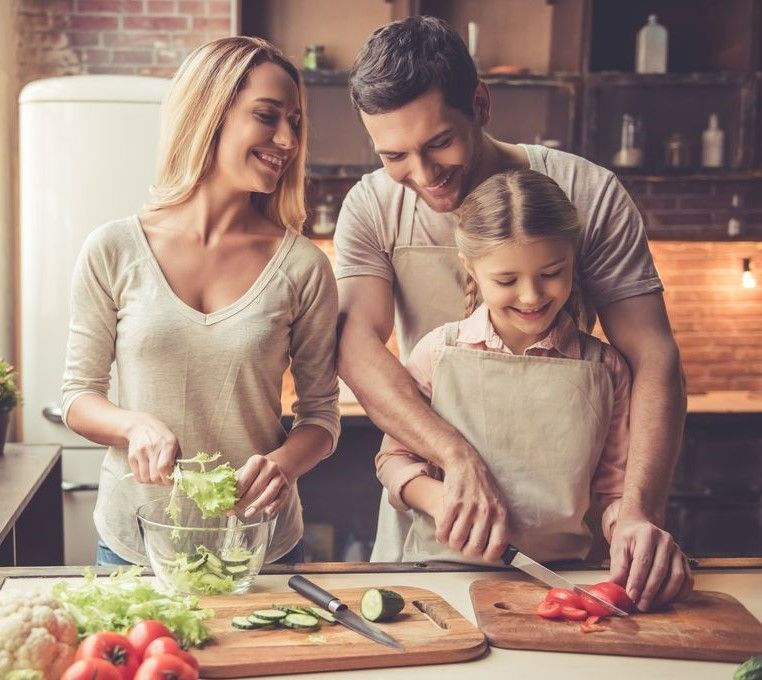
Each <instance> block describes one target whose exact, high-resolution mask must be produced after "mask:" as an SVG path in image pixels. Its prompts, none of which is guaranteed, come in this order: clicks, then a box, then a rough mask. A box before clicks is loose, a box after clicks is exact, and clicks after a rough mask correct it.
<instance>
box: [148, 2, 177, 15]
mask: <svg viewBox="0 0 762 680" xmlns="http://www.w3.org/2000/svg"><path fill="white" fill-rule="evenodd" d="M176 5H177V3H176V2H175V0H148V2H147V8H146V9H147V10H148V13H149V14H172V13H174V12H176V11H177V6H176Z"/></svg>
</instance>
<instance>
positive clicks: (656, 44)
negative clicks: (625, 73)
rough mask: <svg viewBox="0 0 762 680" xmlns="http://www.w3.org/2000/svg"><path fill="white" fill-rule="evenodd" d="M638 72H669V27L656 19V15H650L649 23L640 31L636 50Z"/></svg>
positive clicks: (636, 68)
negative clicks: (665, 26)
mask: <svg viewBox="0 0 762 680" xmlns="http://www.w3.org/2000/svg"><path fill="white" fill-rule="evenodd" d="M635 71H636V72H637V73H666V72H667V29H666V28H664V26H662V25H661V24H660V23H658V22H657V21H656V15H655V14H651V15H650V16H649V17H648V23H647V24H646V25H645V26H643V28H641V29H640V30H639V31H638V39H637V45H636V50H635Z"/></svg>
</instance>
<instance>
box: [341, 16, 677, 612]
mask: <svg viewBox="0 0 762 680" xmlns="http://www.w3.org/2000/svg"><path fill="white" fill-rule="evenodd" d="M350 93H351V96H352V101H353V103H354V105H355V107H356V108H357V109H358V111H359V113H360V117H361V118H362V121H363V124H364V125H365V127H366V129H367V131H368V133H369V135H370V137H371V139H372V141H373V144H374V146H375V149H376V152H377V153H378V154H379V156H380V157H381V159H382V162H383V165H384V167H383V169H381V170H378V171H376V172H374V173H371V174H369V175H366V176H365V177H363V179H362V180H361V181H360V182H358V184H357V185H355V187H353V188H352V190H351V191H350V192H349V194H348V195H347V198H346V200H345V202H344V205H343V207H342V210H341V213H340V215H339V220H338V224H337V230H336V237H335V244H336V254H337V269H336V276H337V278H338V279H339V299H340V302H339V305H340V342H339V374H340V375H341V376H342V378H343V379H344V380H345V381H346V382H347V383H348V384H349V386H350V387H351V388H352V389H353V391H354V392H355V394H356V395H357V397H358V399H359V401H360V403H361V404H362V405H363V407H364V408H365V410H366V411H367V413H368V415H369V416H370V417H371V419H372V420H373V421H374V422H375V423H376V424H377V425H378V426H379V427H380V428H381V429H382V430H384V431H385V432H387V433H389V434H390V435H391V436H393V437H394V438H395V439H396V440H398V441H399V442H402V443H403V444H404V445H405V447H406V448H407V449H409V450H410V451H415V452H416V453H417V454H418V455H420V456H422V457H423V458H425V459H427V460H428V461H430V462H431V463H432V464H434V465H436V466H437V467H439V468H441V469H442V470H443V471H444V483H445V500H444V504H445V507H444V509H443V512H442V513H441V515H440V517H439V518H438V519H439V521H438V524H437V540H438V541H440V542H442V543H447V544H449V546H450V547H451V548H452V549H454V550H457V551H461V552H462V553H463V554H464V555H467V556H470V557H474V556H480V557H482V558H483V559H485V560H489V561H492V560H496V559H498V558H499V557H500V555H501V554H502V551H503V550H504V548H505V547H506V545H507V542H508V540H509V539H510V516H508V513H507V511H506V502H505V499H504V498H503V497H502V494H501V492H500V490H499V488H498V486H497V484H496V483H495V480H494V478H493V477H492V475H491V473H490V471H489V469H488V468H487V467H486V465H485V464H484V462H483V461H482V459H481V458H480V456H479V454H478V452H477V451H475V450H474V449H473V447H471V446H470V445H469V443H468V442H467V441H466V440H465V439H464V438H463V437H462V436H461V435H460V433H459V432H458V431H457V430H455V428H453V427H452V426H450V425H449V424H448V423H447V422H445V421H444V420H442V419H441V418H439V417H438V416H437V414H436V413H435V412H434V411H433V410H432V409H431V408H430V407H429V405H428V404H427V403H426V402H425V401H424V400H423V399H422V397H421V395H420V394H419V392H418V390H417V388H416V385H415V383H414V382H413V380H412V378H411V377H410V376H409V374H408V373H407V371H406V370H405V369H404V367H403V365H402V364H401V363H400V361H398V360H397V359H396V358H395V357H394V355H393V354H391V353H390V352H389V351H388V350H387V349H386V347H385V343H386V341H387V340H388V338H389V336H390V334H391V331H392V328H393V326H395V312H396V329H397V333H398V341H399V346H400V355H401V357H400V358H401V360H402V362H404V361H405V360H406V358H407V355H408V353H409V352H410V350H411V349H412V348H413V346H414V345H415V343H416V342H417V341H418V340H419V339H420V338H421V337H422V336H423V335H424V334H425V333H427V332H428V331H429V330H431V329H433V328H435V327H436V326H439V325H441V324H442V323H445V322H447V321H452V320H455V319H459V318H462V316H463V289H462V280H461V274H460V270H459V265H458V262H457V258H456V253H455V249H454V238H453V233H454V227H455V224H456V220H457V218H456V216H455V215H454V214H453V213H452V211H454V210H455V209H456V208H457V207H458V206H459V205H460V203H461V201H462V200H463V198H464V196H465V195H466V194H467V193H468V192H469V191H470V190H471V189H472V188H474V187H475V186H477V185H478V184H479V183H480V182H482V181H483V180H485V179H486V178H488V177H490V176H491V175H493V174H494V173H496V172H499V171H502V170H505V169H508V168H512V167H525V168H526V167H528V168H531V169H533V170H536V171H538V172H542V173H545V174H547V175H549V176H550V177H551V178H552V179H554V180H555V181H556V182H557V183H558V184H559V185H560V186H561V188H562V189H563V190H564V191H565V192H566V193H567V195H568V196H569V198H570V199H571V200H572V202H573V203H574V204H575V206H576V207H577V209H578V211H579V214H580V218H581V221H582V225H583V234H582V243H581V246H580V252H579V257H580V262H581V270H582V273H583V276H584V280H583V285H584V288H585V290H586V293H587V294H588V295H589V297H590V299H591V300H592V302H593V303H594V304H595V306H596V308H597V311H598V314H599V317H600V320H601V324H602V326H603V329H604V331H605V333H606V336H607V338H608V339H609V341H610V342H611V343H612V344H613V345H614V346H615V347H616V348H617V349H619V351H620V352H622V354H624V356H625V357H626V358H627V360H628V363H629V364H630V367H631V369H632V372H633V392H632V402H631V403H632V405H631V415H630V418H631V441H630V452H629V461H628V465H627V472H626V477H625V488H624V495H623V498H622V500H621V506H620V511H619V514H618V518H617V520H616V523H615V525H614V529H613V535H612V541H611V577H612V579H614V580H616V581H618V582H620V583H622V584H626V588H627V592H628V593H629V594H630V596H631V597H632V599H633V600H634V601H635V602H636V604H637V605H638V607H639V608H640V609H641V610H647V609H648V608H649V607H651V606H653V605H656V604H661V603H663V602H666V601H669V600H671V599H674V598H675V597H678V596H680V595H682V594H685V592H687V591H689V590H690V588H691V583H692V581H691V577H690V570H689V567H688V564H687V560H686V558H685V556H684V555H683V553H682V552H681V551H680V549H679V547H678V546H677V545H676V544H675V543H674V541H673V540H672V537H671V536H670V535H669V534H668V533H667V532H665V531H663V530H662V529H661V528H660V527H661V525H662V523H663V519H664V507H665V501H666V497H667V494H668V491H669V485H670V480H671V477H672V471H673V468H674V463H675V460H676V457H677V453H678V450H679V447H680V440H681V434H682V426H683V420H684V415H685V395H684V389H683V383H682V375H681V369H680V359H679V353H678V349H677V346H676V344H675V341H674V338H673V337H672V332H671V329H670V326H669V321H668V319H667V314H666V310H665V307H664V302H663V299H662V294H661V291H662V286H661V282H660V280H659V278H658V275H657V273H656V270H655V268H654V266H653V262H652V260H651V256H650V253H649V251H648V245H647V242H646V237H645V230H644V227H643V223H642V220H641V218H640V216H639V214H638V212H637V209H636V208H635V206H634V204H633V203H632V200H631V199H630V197H629V196H628V195H627V193H626V191H625V190H624V189H623V188H622V186H621V184H620V183H619V182H618V180H617V179H616V177H615V176H614V175H613V174H612V173H611V172H609V171H607V170H605V169H603V168H600V167H598V166H596V165H594V164H592V163H590V162H588V161H586V160H584V159H581V158H578V157H576V156H572V155H570V154H566V153H563V152H560V151H553V150H549V149H546V148H544V147H541V146H527V145H517V144H510V143H506V142H501V141H498V140H495V139H493V138H491V137H490V136H488V135H487V134H486V133H485V132H484V130H483V128H484V125H485V124H486V123H487V122H488V120H489V116H490V97H489V91H488V90H487V88H486V86H485V85H484V84H483V83H481V82H480V81H479V80H478V78H477V74H476V70H475V68H474V65H473V62H472V61H471V59H470V57H469V55H468V51H467V49H466V46H465V45H464V44H463V41H462V40H461V38H460V37H459V36H458V34H457V33H455V32H454V31H453V30H452V29H451V28H450V27H449V26H448V25H447V24H446V23H445V22H443V21H441V20H438V19H434V18H432V17H412V18H409V19H405V20H403V21H399V22H393V23H391V24H388V25H386V26H384V27H382V28H380V29H378V30H377V31H376V32H375V33H374V34H373V35H372V36H371V37H370V39H369V40H368V42H367V43H366V45H365V46H364V47H363V49H362V50H361V52H360V54H359V55H358V57H357V60H356V62H355V65H354V67H353V70H352V74H351V77H350ZM422 468H423V466H422ZM419 472H420V474H425V470H423V469H421V470H420V471H419ZM405 481H406V480H402V483H404V482H405ZM384 502H385V501H382V504H383V503H384ZM381 524H383V522H381ZM381 524H380V526H379V532H380V536H381V534H382V533H383V532H384V531H389V530H396V529H395V528H394V527H388V526H386V527H384V526H381ZM397 529H402V530H404V527H401V528H399V527H398V528H397ZM383 558H385V559H395V558H396V559H398V557H396V556H393V555H392V556H389V555H386V556H383Z"/></svg>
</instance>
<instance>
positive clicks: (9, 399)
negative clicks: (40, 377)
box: [0, 359, 21, 411]
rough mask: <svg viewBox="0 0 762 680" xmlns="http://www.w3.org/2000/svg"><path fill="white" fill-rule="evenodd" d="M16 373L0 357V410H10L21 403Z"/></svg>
mask: <svg viewBox="0 0 762 680" xmlns="http://www.w3.org/2000/svg"><path fill="white" fill-rule="evenodd" d="M17 380H18V374H17V373H16V371H14V370H13V366H11V365H10V364H9V363H8V362H7V361H3V359H0V411H10V410H11V409H12V408H13V407H14V406H16V405H17V404H20V403H21V390H19V388H18V385H17V384H16V381H17Z"/></svg>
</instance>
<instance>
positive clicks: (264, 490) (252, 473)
mask: <svg viewBox="0 0 762 680" xmlns="http://www.w3.org/2000/svg"><path fill="white" fill-rule="evenodd" d="M236 479H237V480H238V494H237V495H238V498H239V499H240V500H239V501H238V503H237V504H236V509H238V510H239V511H240V510H244V513H243V514H244V515H245V516H246V517H251V516H252V515H253V514H255V513H257V512H259V511H260V510H264V511H265V512H266V513H268V514H269V515H276V514H278V512H279V511H280V510H281V509H282V507H283V504H284V503H285V502H286V498H287V497H288V492H289V491H290V490H291V484H292V482H291V480H290V479H289V478H288V476H287V475H286V473H285V472H284V471H283V469H282V468H281V467H280V465H278V463H277V462H276V461H274V460H273V459H272V458H269V457H268V456H260V455H259V454H255V455H253V456H251V457H250V458H249V460H248V461H246V463H245V464H244V465H243V466H242V467H240V468H239V469H238V470H237V471H236Z"/></svg>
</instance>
